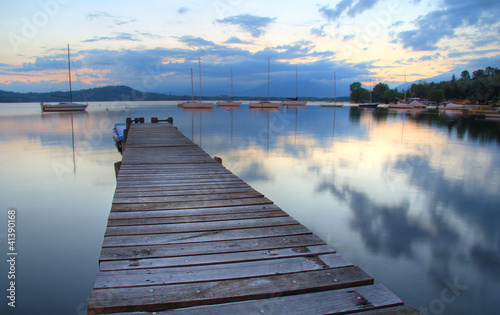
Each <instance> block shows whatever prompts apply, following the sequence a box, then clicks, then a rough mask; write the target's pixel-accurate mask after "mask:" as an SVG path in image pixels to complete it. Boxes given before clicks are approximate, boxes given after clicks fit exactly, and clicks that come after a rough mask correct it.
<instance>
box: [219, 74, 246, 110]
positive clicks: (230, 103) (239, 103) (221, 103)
mask: <svg viewBox="0 0 500 315" xmlns="http://www.w3.org/2000/svg"><path fill="white" fill-rule="evenodd" d="M240 105H241V102H235V101H233V68H231V100H230V101H220V102H217V106H240Z"/></svg>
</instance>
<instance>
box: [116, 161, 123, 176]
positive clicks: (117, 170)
mask: <svg viewBox="0 0 500 315" xmlns="http://www.w3.org/2000/svg"><path fill="white" fill-rule="evenodd" d="M121 166H122V162H121V161H120V162H116V163H115V177H116V178H118V173H119V172H120V167H121Z"/></svg>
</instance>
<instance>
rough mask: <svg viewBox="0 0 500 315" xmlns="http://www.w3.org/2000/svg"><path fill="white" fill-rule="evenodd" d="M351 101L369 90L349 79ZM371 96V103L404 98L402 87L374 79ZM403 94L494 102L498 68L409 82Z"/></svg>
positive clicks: (499, 95) (499, 85)
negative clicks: (447, 78)
mask: <svg viewBox="0 0 500 315" xmlns="http://www.w3.org/2000/svg"><path fill="white" fill-rule="evenodd" d="M350 91H351V94H350V97H351V102H356V103H361V102H366V101H368V100H369V99H370V91H369V90H367V89H365V88H363V87H362V85H361V83H359V82H353V83H352V84H351V85H350ZM371 94H372V95H371V99H372V101H373V102H374V103H386V104H387V103H390V102H397V101H398V100H402V99H404V95H405V91H404V89H403V90H402V91H398V89H397V88H395V89H390V88H389V86H388V85H387V84H385V83H382V82H380V83H378V84H376V85H375V86H374V87H373V90H372V93H371ZM406 97H407V98H416V97H418V98H421V99H427V100H429V101H431V102H437V103H440V102H443V101H445V100H465V99H466V100H469V101H471V102H472V103H474V104H487V103H490V102H491V103H493V104H495V103H498V102H499V100H500V69H498V68H493V67H487V68H486V69H478V70H476V71H473V72H472V75H471V74H470V72H469V71H467V70H464V71H462V73H461V74H460V78H459V79H457V78H456V76H455V75H453V76H452V77H451V80H450V81H441V82H439V83H434V82H430V83H427V82H425V81H419V82H418V83H413V84H412V85H411V86H410V87H409V88H408V90H407V91H406Z"/></svg>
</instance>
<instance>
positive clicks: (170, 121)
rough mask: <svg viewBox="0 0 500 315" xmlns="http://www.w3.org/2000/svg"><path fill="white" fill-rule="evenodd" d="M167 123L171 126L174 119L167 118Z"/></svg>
mask: <svg viewBox="0 0 500 315" xmlns="http://www.w3.org/2000/svg"><path fill="white" fill-rule="evenodd" d="M167 122H168V123H170V124H171V125H173V124H174V119H173V118H172V117H168V119H167Z"/></svg>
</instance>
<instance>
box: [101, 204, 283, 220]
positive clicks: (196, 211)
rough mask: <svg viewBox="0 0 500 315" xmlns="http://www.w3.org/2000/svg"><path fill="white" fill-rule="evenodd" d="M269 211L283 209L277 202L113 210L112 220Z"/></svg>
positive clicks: (110, 215) (110, 216) (110, 217)
mask: <svg viewBox="0 0 500 315" xmlns="http://www.w3.org/2000/svg"><path fill="white" fill-rule="evenodd" d="M261 211H264V212H267V211H282V210H281V209H280V208H279V207H278V206H277V205H275V204H264V205H250V206H232V207H214V208H190V209H174V210H153V211H148V210H142V211H129V212H111V213H110V214H109V219H110V220H119V219H141V218H167V217H175V216H196V215H219V214H232V213H233V214H239V213H246V212H261Z"/></svg>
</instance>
